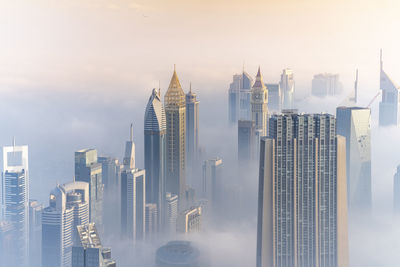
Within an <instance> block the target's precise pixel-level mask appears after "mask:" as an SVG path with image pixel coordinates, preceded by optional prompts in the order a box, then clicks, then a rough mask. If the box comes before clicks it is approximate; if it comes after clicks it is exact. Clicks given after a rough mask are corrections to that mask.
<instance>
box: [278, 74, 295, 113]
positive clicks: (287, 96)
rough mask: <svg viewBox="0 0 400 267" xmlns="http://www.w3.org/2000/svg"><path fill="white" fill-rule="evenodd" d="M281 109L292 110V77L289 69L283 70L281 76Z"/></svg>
mask: <svg viewBox="0 0 400 267" xmlns="http://www.w3.org/2000/svg"><path fill="white" fill-rule="evenodd" d="M280 87H281V90H282V97H283V99H282V109H293V108H294V106H293V101H294V75H293V71H292V70H291V69H284V70H283V71H282V74H281V82H280Z"/></svg>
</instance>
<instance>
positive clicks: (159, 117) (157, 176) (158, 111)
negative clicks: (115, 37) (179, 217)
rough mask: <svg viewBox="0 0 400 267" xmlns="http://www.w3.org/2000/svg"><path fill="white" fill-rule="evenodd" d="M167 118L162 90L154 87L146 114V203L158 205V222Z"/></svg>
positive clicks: (161, 207)
mask: <svg viewBox="0 0 400 267" xmlns="http://www.w3.org/2000/svg"><path fill="white" fill-rule="evenodd" d="M166 130H167V126H166V118H165V110H164V106H163V104H162V102H161V95H160V91H157V90H156V89H153V91H152V94H151V96H150V98H149V101H148V103H147V106H146V111H145V114H144V166H145V170H146V203H153V204H155V205H157V208H156V209H157V211H158V212H157V216H158V219H157V222H155V225H158V226H160V225H161V220H162V216H163V211H164V208H163V204H164V195H165V163H166V134H167V131H166Z"/></svg>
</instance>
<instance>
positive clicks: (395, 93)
mask: <svg viewBox="0 0 400 267" xmlns="http://www.w3.org/2000/svg"><path fill="white" fill-rule="evenodd" d="M380 59H381V60H380V65H381V68H380V69H381V71H380V89H381V90H382V100H381V102H380V103H379V126H390V125H398V124H399V122H400V107H399V105H400V91H399V90H400V88H399V87H398V86H397V85H396V84H395V83H394V82H393V81H392V79H390V77H389V76H388V75H387V74H386V72H385V71H384V70H383V60H382V49H381V56H380Z"/></svg>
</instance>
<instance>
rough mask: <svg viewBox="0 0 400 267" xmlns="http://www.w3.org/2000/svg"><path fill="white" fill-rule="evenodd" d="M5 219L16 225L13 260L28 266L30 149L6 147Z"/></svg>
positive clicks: (4, 175) (4, 172) (4, 174)
mask: <svg viewBox="0 0 400 267" xmlns="http://www.w3.org/2000/svg"><path fill="white" fill-rule="evenodd" d="M1 178H2V194H1V195H2V210H3V220H5V221H8V222H10V223H12V225H13V227H12V228H13V232H12V233H13V250H12V254H11V255H7V256H8V257H10V258H14V259H15V261H14V262H15V263H16V265H17V266H21V267H24V266H27V264H28V254H29V248H28V246H29V168H28V146H15V143H14V145H13V146H5V147H3V172H2V177H1Z"/></svg>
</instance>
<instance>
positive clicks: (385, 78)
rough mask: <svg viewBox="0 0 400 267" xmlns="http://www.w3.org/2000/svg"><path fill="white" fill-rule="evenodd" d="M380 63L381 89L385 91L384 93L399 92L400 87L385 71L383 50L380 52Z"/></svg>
mask: <svg viewBox="0 0 400 267" xmlns="http://www.w3.org/2000/svg"><path fill="white" fill-rule="evenodd" d="M380 63H381V73H380V76H381V77H380V89H381V90H384V91H391V92H397V91H399V89H400V88H399V86H398V85H397V84H396V83H395V82H394V81H393V80H392V79H391V78H390V77H389V75H387V73H386V72H385V71H384V70H383V59H382V49H381V51H380Z"/></svg>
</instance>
